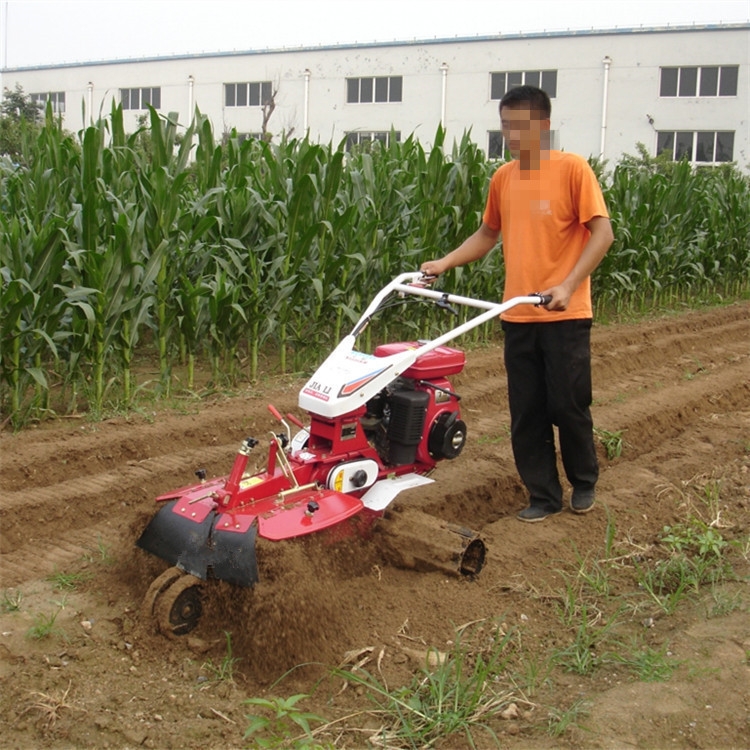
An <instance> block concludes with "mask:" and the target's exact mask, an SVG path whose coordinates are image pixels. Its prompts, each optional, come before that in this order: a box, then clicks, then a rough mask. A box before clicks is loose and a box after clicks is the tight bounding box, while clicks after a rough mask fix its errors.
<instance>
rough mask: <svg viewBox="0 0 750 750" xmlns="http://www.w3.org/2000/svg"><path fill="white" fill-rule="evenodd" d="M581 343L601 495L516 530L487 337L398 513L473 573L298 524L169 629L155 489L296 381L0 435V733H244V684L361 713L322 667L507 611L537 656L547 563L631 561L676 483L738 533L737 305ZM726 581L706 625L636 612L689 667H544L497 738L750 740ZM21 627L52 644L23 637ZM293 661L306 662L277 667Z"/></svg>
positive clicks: (5, 736)
mask: <svg viewBox="0 0 750 750" xmlns="http://www.w3.org/2000/svg"><path fill="white" fill-rule="evenodd" d="M593 350H594V387H595V404H594V417H595V421H596V424H597V427H598V429H599V430H600V433H599V434H600V436H601V437H602V439H603V441H605V440H607V439H609V440H610V441H614V440H616V438H618V437H619V438H620V439H621V440H622V441H623V443H622V452H621V455H620V456H619V457H612V458H609V457H608V456H607V453H606V451H605V447H604V442H603V443H602V446H601V454H600V459H601V464H602V473H601V479H600V484H599V491H598V500H599V502H598V506H597V508H596V509H595V512H593V513H591V514H589V515H587V516H583V517H579V516H575V515H573V514H572V513H570V512H565V513H563V514H562V515H560V516H557V517H555V518H554V519H549V520H548V521H545V522H544V523H543V524H533V525H528V524H521V523H519V522H518V521H517V520H516V519H515V513H516V512H517V511H518V510H519V509H520V508H521V507H523V506H524V504H525V496H524V491H523V488H522V487H521V485H520V483H519V481H518V479H517V477H516V473H515V470H514V467H513V461H512V457H511V451H510V444H509V440H508V430H509V418H508V414H507V399H506V388H505V376H504V371H503V367H502V356H501V352H500V350H499V349H497V348H488V349H482V350H477V351H471V352H469V354H468V364H467V367H466V369H465V370H464V372H463V373H461V375H460V376H457V377H455V378H454V385H455V386H456V390H457V391H458V392H459V393H460V394H461V395H462V397H463V401H462V407H463V412H464V419H465V421H466V422H467V424H468V427H469V443H468V445H467V447H466V449H465V450H464V452H463V453H462V455H461V456H460V458H459V459H457V460H456V461H455V462H443V463H442V464H440V465H439V467H438V469H437V471H436V472H435V475H434V478H435V479H436V480H437V481H436V482H435V483H434V484H432V485H429V486H428V487H427V488H420V489H419V490H413V491H411V492H410V493H407V494H404V495H402V496H400V497H399V499H398V501H397V503H396V507H395V510H396V511H398V510H399V508H402V509H403V508H406V509H410V510H413V511H414V510H416V511H419V512H421V513H426V514H429V515H431V516H434V517H437V518H441V519H444V520H445V521H448V522H452V523H456V524H463V525H466V526H470V527H471V528H473V529H475V530H477V531H479V532H480V533H481V535H482V538H483V539H484V540H485V542H486V544H487V548H488V559H487V562H486V565H485V568H484V570H483V572H482V574H481V575H480V576H479V577H478V578H477V580H473V581H472V580H466V579H458V578H451V577H446V576H445V575H444V574H441V573H440V572H436V571H415V570H412V569H402V568H399V567H396V566H395V565H394V564H393V556H392V555H389V554H388V548H389V546H390V547H391V549H392V548H393V545H394V544H395V545H398V544H400V543H404V544H406V543H408V542H404V540H403V539H401V538H400V537H399V536H398V534H396V535H395V539H394V538H393V535H390V536H389V538H388V539H387V540H384V539H382V538H381V536H380V535H381V534H382V531H379V530H378V529H377V528H376V530H375V533H374V536H373V537H372V539H369V540H366V541H357V542H356V543H353V542H349V543H342V544H340V545H337V546H335V547H331V546H325V545H322V544H321V543H320V542H318V541H317V540H316V539H308V540H306V541H304V542H303V543H300V544H295V545H285V546H280V547H278V548H277V549H274V550H272V551H271V552H269V553H268V556H267V558H266V559H265V560H263V561H262V564H263V569H264V571H265V574H266V575H265V578H264V579H263V580H262V582H261V583H260V584H259V585H258V586H257V587H256V588H255V589H254V590H253V591H245V590H237V589H233V588H232V587H230V586H228V585H224V584H221V585H217V586H215V587H214V588H213V589H212V590H211V592H210V594H209V596H208V600H207V602H206V610H207V611H206V612H205V613H204V617H203V618H202V620H201V623H200V625H199V627H198V629H197V630H196V631H194V635H193V636H191V637H187V638H183V639H181V640H167V639H165V638H164V637H163V636H160V635H157V634H155V633H154V632H153V627H152V623H151V622H150V621H149V620H148V618H144V617H142V616H141V614H140V605H141V600H142V597H143V595H144V593H145V592H146V589H147V588H148V585H149V583H150V581H151V580H152V579H153V578H154V577H155V576H156V575H157V574H158V573H160V572H161V570H162V569H163V567H164V566H163V565H162V564H161V563H160V561H158V560H154V559H152V558H149V557H148V556H147V555H146V554H145V553H141V552H140V551H139V550H136V549H135V547H134V540H135V538H136V537H137V535H138V533H139V532H140V531H141V529H142V528H143V526H144V525H145V523H146V521H147V520H148V518H149V517H150V515H151V513H152V512H153V510H154V503H153V498H154V497H155V496H157V495H158V494H160V493H162V492H165V491H167V490H170V489H172V488H174V487H176V486H180V485H183V484H188V483H192V481H193V476H192V472H193V470H194V469H196V468H199V467H205V468H206V469H207V470H208V473H209V475H217V474H223V473H225V472H226V471H227V470H228V468H229V467H230V466H231V462H232V459H233V456H234V453H235V451H236V449H237V447H238V445H239V443H240V442H241V440H242V439H243V438H244V437H246V436H247V435H256V436H262V435H264V434H267V432H268V430H270V429H273V428H274V426H275V425H274V424H273V422H272V419H271V417H270V415H269V414H268V412H267V410H266V404H267V403H269V402H273V403H274V404H275V405H276V406H277V407H278V408H279V409H280V410H281V411H291V412H294V411H295V410H296V397H297V391H298V389H299V386H300V383H289V384H284V385H280V386H275V387H269V388H266V389H265V390H264V391H263V392H262V393H261V392H257V391H255V392H251V393H249V394H248V395H245V396H239V397H236V398H233V399H230V400H225V401H220V402H217V403H214V404H210V405H204V406H202V407H201V408H200V409H199V410H198V409H196V410H195V411H194V412H189V413H184V414H175V413H173V412H171V413H159V414H156V415H153V420H152V421H146V420H144V419H142V418H132V419H112V420H108V421H106V422H104V423H100V424H92V423H88V422H84V421H72V420H71V421H65V422H58V423H56V424H54V425H50V426H46V425H45V426H43V427H40V428H37V429H29V430H27V431H25V432H23V433H22V434H19V435H9V434H3V435H1V436H0V451H1V456H2V474H1V476H2V480H1V481H2V487H3V491H2V499H1V500H0V521H1V523H2V538H1V540H0V545H1V546H0V552H1V553H2V554H1V555H0V574H1V577H2V589H3V592H4V594H3V597H4V601H3V602H2V604H3V607H2V613H0V631H1V635H0V690H1V692H2V698H1V699H0V701H1V708H0V717H1V718H2V721H3V724H4V726H5V728H4V730H3V732H2V736H1V737H0V746H2V747H14V748H26V747H55V748H62V747H136V746H145V747H154V748H182V747H202V748H206V747H216V748H219V747H222V748H227V747H239V746H242V745H243V740H242V735H243V732H244V730H245V728H246V726H247V721H246V719H245V715H246V714H247V713H249V712H250V707H248V706H246V705H243V701H244V700H245V699H247V698H250V697H256V696H262V695H275V696H289V695H292V694H295V693H299V692H304V693H312V697H311V698H310V699H309V700H307V701H306V702H305V703H304V707H305V709H306V710H311V711H313V712H315V713H317V714H320V715H322V716H325V717H326V718H327V719H331V720H333V719H337V718H339V717H341V716H343V715H345V714H348V713H353V712H355V711H362V710H364V709H366V708H367V707H368V705H369V704H368V703H367V698H366V697H365V696H363V695H361V694H358V693H356V691H354V690H353V688H350V689H349V690H345V691H344V692H343V693H341V694H338V691H339V689H340V688H341V684H340V683H339V684H333V683H332V682H329V681H328V680H325V679H323V681H322V682H319V680H321V678H324V677H325V675H326V674H327V670H326V665H335V664H338V663H340V662H342V661H343V660H344V658H345V654H347V653H350V658H351V652H358V653H359V654H360V655H363V654H368V653H369V654H371V655H372V660H371V662H370V663H369V666H368V668H369V669H372V670H375V668H376V666H377V671H378V672H379V673H380V674H381V675H382V676H383V678H384V679H385V681H386V683H387V684H388V685H389V686H390V687H391V688H394V687H396V686H398V685H400V684H405V683H408V682H409V681H410V679H411V675H412V674H413V673H414V672H415V671H416V670H418V669H419V667H420V666H422V664H423V662H422V664H420V663H419V657H417V658H416V659H415V656H414V655H415V654H417V655H419V654H424V653H425V651H426V649H427V648H429V647H434V648H437V649H439V650H443V651H444V650H446V649H447V648H449V645H450V642H451V640H452V639H453V638H454V637H455V627H457V626H462V625H466V624H468V623H475V622H479V623H483V622H487V623H489V622H495V621H496V622H498V623H502V625H503V626H504V627H516V628H518V629H519V630H518V632H519V633H521V634H522V637H523V642H524V644H525V647H526V651H525V653H526V654H527V655H528V653H532V654H533V653H534V651H535V649H536V650H537V652H538V653H539V656H540V659H541V658H542V657H543V655H544V654H545V653H547V652H548V649H549V648H551V647H552V646H554V645H555V642H556V641H558V640H559V642H560V643H563V642H564V638H565V636H566V633H565V632H564V631H565V628H564V627H563V626H562V625H561V624H560V622H559V621H558V622H557V625H556V624H555V622H551V619H552V618H553V616H554V612H555V611H556V609H555V607H554V606H553V605H554V603H555V600H558V601H557V603H558V604H559V599H560V592H561V590H563V588H564V580H565V579H564V578H561V574H560V571H561V570H570V569H571V566H572V567H573V568H574V567H575V566H576V564H580V562H581V560H583V559H586V558H587V556H589V555H594V556H596V555H600V554H601V553H602V549H603V548H604V546H605V544H608V545H609V547H610V548H611V549H615V548H616V549H618V550H620V551H623V556H624V557H627V555H628V554H629V553H633V554H635V553H636V552H638V551H639V550H640V553H641V554H642V555H643V556H645V557H647V556H648V550H649V549H650V548H651V547H652V545H653V544H654V542H655V541H656V540H657V538H658V536H659V535H660V534H661V533H662V530H663V528H664V526H667V525H670V524H673V523H675V522H676V521H678V520H679V519H681V518H683V519H684V517H685V515H684V511H685V508H684V500H685V498H686V496H687V489H689V488H690V487H696V486H700V487H717V488H718V487H720V496H719V497H718V499H717V503H716V506H715V508H716V510H718V512H719V514H720V516H719V518H718V519H717V518H714V519H713V520H714V521H717V520H718V521H719V522H721V523H722V526H721V528H722V529H724V530H725V533H726V534H728V535H729V536H731V537H732V538H735V539H738V540H743V539H744V540H745V544H747V541H746V540H747V539H748V533H750V489H749V486H750V471H749V468H750V304H748V303H742V304H735V305H731V306H728V307H724V308H721V309H713V310H708V311H694V312H687V313H685V314H682V315H675V316H670V317H666V318H663V319H659V320H650V321H648V322H644V323H639V324H635V325H617V326H611V327H606V326H596V327H595V329H594V333H593ZM612 445H614V444H613V443H612ZM258 456H260V453H259V454H258ZM257 460H258V461H259V462H262V461H263V460H264V457H263V458H260V457H259V458H258V459H257ZM705 491H707V490H705ZM394 515H395V516H396V517H398V512H396V513H395V514H394ZM405 515H407V514H405ZM392 526H393V524H391V525H390V526H389V528H391V527H392ZM730 526H731V529H730V528H729V527H730ZM612 536H613V537H614V538H610V537H612ZM404 539H406V537H405V536H404ZM744 554H745V561H746V558H747V555H748V550H747V548H745V550H744ZM738 559H739V560H740V563H741V562H742V557H741V556H740V557H739V558H738ZM740 572H741V573H742V574H743V575H745V576H747V572H748V571H747V569H745V570H744V571H740ZM737 587H738V588H737V589H736V590H734V589H733V590H732V594H731V595H732V596H733V597H734V599H733V601H734V604H735V606H732V607H729V606H727V607H725V611H726V614H724V616H722V617H720V618H719V617H718V616H713V617H709V616H707V610H706V607H705V606H704V605H703V604H700V603H698V601H697V600H695V602H694V604H689V605H686V606H685V607H683V608H682V609H681V610H680V611H679V612H678V613H676V614H674V615H671V616H670V617H664V618H659V616H658V614H657V613H656V612H655V611H654V612H649V611H647V610H643V611H639V612H634V615H633V618H632V619H633V620H634V621H636V620H637V621H638V622H640V621H641V620H643V621H644V622H647V624H648V625H649V626H653V627H650V630H649V637H650V638H651V643H653V644H654V646H655V647H656V646H662V645H664V648H665V649H666V648H668V649H669V653H670V654H673V655H674V658H675V659H676V660H678V661H679V663H680V664H683V666H682V667H680V669H678V670H677V671H676V672H675V674H674V675H673V676H672V679H670V680H669V681H668V682H656V683H653V682H643V681H636V680H634V679H632V678H629V677H628V675H627V674H626V673H625V671H624V670H622V671H621V673H620V675H619V676H618V675H617V674H615V673H613V672H612V671H611V670H609V671H607V672H606V674H601V675H600V674H595V675H593V676H576V675H574V674H569V673H566V672H564V671H562V670H556V671H555V672H554V673H550V674H549V675H547V676H546V680H544V681H543V682H544V685H543V687H542V688H541V689H540V690H539V692H538V695H537V696H536V697H535V698H534V699H533V700H532V699H529V700H528V701H526V702H523V703H520V704H519V705H522V706H523V709H522V710H520V711H519V713H518V715H513V716H510V717H509V718H508V720H507V721H505V722H504V723H503V724H502V725H500V726H499V727H498V726H496V730H497V731H499V732H502V733H503V734H502V736H501V739H502V744H503V746H507V747H559V746H570V747H582V746H585V747H632V746H636V747H641V746H649V747H660V746H667V745H668V746H670V747H704V748H714V747H747V746H748V740H747V738H748V736H750V734H749V733H750V698H748V695H749V694H750V691H748V685H750V667H749V666H748V654H749V653H750V618H748V617H747V611H748V599H747V592H746V590H745V589H744V588H743V587H742V584H741V583H738V584H737ZM634 588H635V584H634ZM715 596H716V597H718V594H715ZM717 601H718V599H717ZM714 613H715V610H714ZM32 629H36V630H34V631H33V632H34V633H35V634H36V635H37V636H39V635H46V636H47V637H38V638H34V637H30V636H29V632H30V630H32ZM226 633H230V634H231V636H227V635H226ZM228 645H231V648H232V651H231V654H230V653H229V652H228V649H227V647H228ZM230 657H231V658H230ZM376 658H377V665H376V662H375V659H376ZM539 663H541V662H539ZM539 663H537V666H538V664H539ZM297 665H306V666H302V667H298V668H296V669H294V670H293V671H292V672H291V673H290V674H289V675H287V676H285V677H284V679H283V680H282V681H281V682H280V683H279V684H274V683H275V682H276V681H277V680H279V678H281V677H282V675H284V674H285V672H287V670H290V669H292V668H293V667H296V666H297ZM532 666H533V665H532V664H531V662H529V664H528V669H531V668H532ZM230 676H231V677H233V679H231V680H230V679H228V678H229V677H230ZM526 697H528V696H526ZM583 699H585V700H586V701H587V714H586V718H585V719H584V720H581V721H579V722H572V723H571V728H570V729H569V730H568V731H567V732H563V733H562V734H561V735H560V736H550V735H549V733H548V731H549V726H550V716H553V715H554V711H555V710H558V712H559V713H562V710H563V709H566V708H570V707H571V706H572V705H573V704H574V703H575V702H576V701H580V700H583ZM574 723H577V724H578V728H574V727H573V724H574ZM354 725H355V726H366V725H367V719H366V718H362V719H360V720H358V721H355V722H354ZM558 726H559V724H558ZM581 727H583V728H581ZM371 728H372V727H371ZM336 731H337V730H334V731H333V732H332V733H330V734H328V735H327V736H326V739H327V741H330V742H336V743H337V746H340V747H362V746H364V744H365V740H364V739H363V738H364V737H365V736H366V735H364V734H363V735H359V739H357V736H358V735H356V734H346V735H341V736H339V735H337V734H336ZM337 737H338V739H337ZM461 742H462V740H457V739H456V738H455V737H454V738H450V739H446V740H445V743H444V744H443V745H442V746H443V747H446V748H448V747H463V745H461V744H460V743H461ZM487 746H488V747H489V746H490V745H489V744H488V745H487Z"/></svg>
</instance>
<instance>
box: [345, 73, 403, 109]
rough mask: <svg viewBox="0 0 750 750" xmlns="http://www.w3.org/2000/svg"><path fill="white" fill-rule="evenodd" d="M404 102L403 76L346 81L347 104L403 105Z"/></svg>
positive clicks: (364, 77)
mask: <svg viewBox="0 0 750 750" xmlns="http://www.w3.org/2000/svg"><path fill="white" fill-rule="evenodd" d="M383 97H385V98H383ZM403 101H404V77H403V76H359V77H351V78H347V79H346V103H347V104H401V103H402V102H403Z"/></svg>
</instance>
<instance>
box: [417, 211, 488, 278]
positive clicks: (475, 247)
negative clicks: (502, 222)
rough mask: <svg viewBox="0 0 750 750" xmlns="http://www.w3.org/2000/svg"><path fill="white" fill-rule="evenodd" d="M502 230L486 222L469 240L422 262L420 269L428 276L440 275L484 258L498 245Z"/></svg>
mask: <svg viewBox="0 0 750 750" xmlns="http://www.w3.org/2000/svg"><path fill="white" fill-rule="evenodd" d="M499 237H500V230H495V229H490V228H489V227H488V226H487V225H486V224H485V223H484V222H482V225H481V226H480V227H479V229H477V231H476V232H474V234H472V235H471V236H470V237H469V238H468V239H467V240H465V241H464V242H463V243H462V244H461V245H459V246H458V247H457V248H456V249H455V250H452V251H451V252H449V253H448V255H445V256H444V257H442V258H440V259H439V260H428V261H425V262H424V263H422V266H421V268H420V270H421V271H422V273H424V274H427V275H428V276H439V275H440V274H441V273H445V272H446V271H449V270H450V269H451V268H455V267H456V266H463V265H466V264H467V263H471V262H472V261H474V260H479V258H483V257H484V256H485V255H487V253H488V252H489V251H490V250H492V248H493V247H495V245H497V241H498V238H499Z"/></svg>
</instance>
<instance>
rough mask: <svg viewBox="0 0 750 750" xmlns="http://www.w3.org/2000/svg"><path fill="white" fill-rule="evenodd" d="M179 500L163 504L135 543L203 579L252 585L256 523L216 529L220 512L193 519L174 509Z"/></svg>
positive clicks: (255, 565) (255, 573)
mask: <svg viewBox="0 0 750 750" xmlns="http://www.w3.org/2000/svg"><path fill="white" fill-rule="evenodd" d="M178 502H179V501H178V500H172V501H169V502H166V503H164V505H163V506H162V507H161V508H160V509H159V511H158V512H157V513H156V515H154V517H153V518H152V519H151V521H150V523H149V524H148V526H146V528H145V529H144V531H143V533H142V534H141V536H140V538H139V539H138V541H137V542H136V544H137V545H138V546H139V547H140V548H141V549H143V550H145V551H146V552H150V553H151V554H152V555H156V556H157V557H160V558H161V559H162V560H166V561H167V562H168V563H169V564H170V565H174V566H176V567H178V568H180V569H181V570H184V571H185V572H186V573H190V574H191V575H194V576H196V577H197V578H201V579H202V580H204V581H205V580H207V579H208V578H209V577H212V578H217V579H219V580H221V581H227V582H228V583H232V584H234V585H236V586H248V587H249V586H253V585H255V584H256V583H257V582H258V563H257V560H256V556H255V540H256V537H257V534H258V527H257V525H256V524H254V523H253V524H251V525H250V526H249V528H248V529H247V530H246V531H244V532H237V531H234V530H232V531H225V530H222V529H219V530H217V529H216V522H217V521H218V520H219V518H221V515H220V514H218V513H209V514H208V515H207V516H206V518H205V519H204V520H203V521H200V522H196V521H194V520H191V519H189V518H185V517H184V516H182V515H180V514H179V513H175V512H174V510H173V509H174V506H175V505H176V503H178Z"/></svg>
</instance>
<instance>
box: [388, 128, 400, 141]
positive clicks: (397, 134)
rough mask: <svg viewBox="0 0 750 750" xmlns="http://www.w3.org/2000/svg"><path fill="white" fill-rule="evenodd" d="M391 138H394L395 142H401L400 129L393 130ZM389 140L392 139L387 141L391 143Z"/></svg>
mask: <svg viewBox="0 0 750 750" xmlns="http://www.w3.org/2000/svg"><path fill="white" fill-rule="evenodd" d="M393 138H395V139H396V143H400V142H401V131H400V130H394V131H393ZM391 142H392V141H389V143H391Z"/></svg>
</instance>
